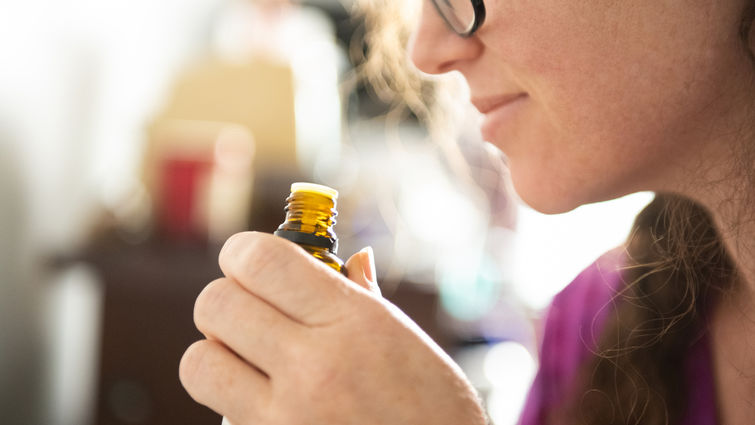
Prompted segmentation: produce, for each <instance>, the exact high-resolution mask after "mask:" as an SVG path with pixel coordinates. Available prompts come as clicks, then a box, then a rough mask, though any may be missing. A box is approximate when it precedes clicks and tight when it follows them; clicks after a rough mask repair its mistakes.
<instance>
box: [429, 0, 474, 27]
mask: <svg viewBox="0 0 755 425" xmlns="http://www.w3.org/2000/svg"><path fill="white" fill-rule="evenodd" d="M434 1H435V4H436V5H437V6H438V11H439V12H440V13H441V14H442V15H443V18H444V19H445V20H446V22H448V24H449V25H450V26H451V28H452V29H453V30H454V31H456V32H457V33H459V34H467V33H469V31H470V30H471V29H472V27H473V26H474V21H475V11H474V6H473V5H472V2H471V1H469V0H434Z"/></svg>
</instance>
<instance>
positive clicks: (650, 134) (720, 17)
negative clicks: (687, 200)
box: [410, 0, 752, 213]
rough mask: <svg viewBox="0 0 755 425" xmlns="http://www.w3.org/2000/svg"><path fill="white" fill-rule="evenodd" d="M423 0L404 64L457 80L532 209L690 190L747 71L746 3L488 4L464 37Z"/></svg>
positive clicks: (611, 0) (574, 0)
mask: <svg viewBox="0 0 755 425" xmlns="http://www.w3.org/2000/svg"><path fill="white" fill-rule="evenodd" d="M422 1H423V2H424V4H423V11H422V15H421V20H420V23H419V26H418V28H417V30H416V32H415V34H414V37H413V39H412V44H411V46H410V48H411V58H412V60H413V62H414V63H415V65H416V66H417V67H418V68H419V69H420V70H422V71H424V72H426V73H430V74H439V73H444V72H448V71H454V70H455V71H459V72H461V73H462V74H463V75H464V77H465V78H466V80H467V82H468V84H469V87H470V92H471V96H472V102H473V103H474V104H475V106H476V107H477V108H478V109H480V111H481V112H483V113H484V114H485V118H484V123H483V127H482V131H483V136H484V137H485V140H487V141H489V142H491V143H493V144H494V145H496V146H498V147H499V148H500V149H501V150H503V152H504V153H505V154H506V155H507V156H508V159H509V165H510V168H511V173H512V179H513V181H514V185H515V187H516V189H517V192H518V193H519V195H520V196H521V197H522V199H523V200H524V201H525V202H527V203H528V204H530V205H531V206H532V207H534V208H536V209H538V210H540V211H543V212H548V213H557V212H564V211H568V210H570V209H572V208H575V207H577V206H579V205H581V204H584V203H589V202H597V201H601V200H606V199H611V198H614V197H617V196H621V195H624V194H627V193H630V192H634V191H638V190H680V188H681V187H683V186H685V185H690V184H692V181H691V180H693V175H694V174H695V172H694V170H695V169H696V167H699V165H700V164H701V163H704V161H705V158H704V156H705V155H714V153H713V151H715V146H714V142H715V140H716V137H715V136H716V135H717V134H718V132H720V131H721V130H723V128H722V127H724V126H725V123H724V121H725V120H724V119H723V117H726V115H727V111H729V110H731V109H732V108H733V107H734V106H733V102H734V99H737V98H738V97H741V91H742V87H743V81H745V79H746V78H748V77H749V78H751V76H752V64H751V63H750V62H749V61H748V58H747V56H746V54H745V50H744V47H743V46H742V42H741V39H740V37H739V34H738V30H739V21H740V19H741V15H742V11H743V9H744V6H745V0H731V1H724V0H721V1H711V0H567V1H564V0H486V1H485V6H486V9H487V18H486V20H485V23H484V24H483V25H482V27H481V28H480V29H479V31H478V32H476V33H475V35H474V36H472V37H470V38H461V37H459V36H457V35H455V34H454V33H453V32H451V31H450V30H449V29H447V28H446V26H445V25H444V22H443V21H442V18H441V17H440V16H439V15H438V13H437V11H436V10H435V8H434V7H433V5H432V4H431V3H430V1H429V0H422ZM749 87H751V86H749ZM512 96H520V97H519V98H518V99H517V100H516V101H513V102H510V103H507V101H508V100H509V99H510V98H511V97H512ZM700 161H703V162H700Z"/></svg>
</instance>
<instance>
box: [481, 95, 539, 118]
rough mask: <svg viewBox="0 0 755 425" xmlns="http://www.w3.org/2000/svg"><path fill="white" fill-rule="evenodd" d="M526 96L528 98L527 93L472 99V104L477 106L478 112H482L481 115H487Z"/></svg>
mask: <svg viewBox="0 0 755 425" xmlns="http://www.w3.org/2000/svg"><path fill="white" fill-rule="evenodd" d="M525 96H527V93H511V94H505V95H501V96H492V97H484V98H475V99H472V104H473V105H474V106H475V108H477V110H478V111H480V113H481V114H487V113H488V112H490V111H492V110H494V109H497V108H499V107H501V106H504V105H507V104H509V103H511V102H513V101H515V100H517V99H519V98H522V97H525Z"/></svg>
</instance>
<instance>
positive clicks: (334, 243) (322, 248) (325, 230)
mask: <svg viewBox="0 0 755 425" xmlns="http://www.w3.org/2000/svg"><path fill="white" fill-rule="evenodd" d="M336 199H338V191H336V190H335V189H332V188H329V187H327V186H322V185H318V184H313V183H294V184H292V185H291V195H289V197H288V198H286V202H287V205H286V221H284V222H283V224H281V225H280V226H279V227H278V230H276V231H275V235H277V236H280V237H282V238H285V239H288V240H290V241H291V242H294V243H296V244H298V245H299V246H301V247H302V248H304V249H305V250H306V251H307V252H309V253H310V254H312V255H313V256H314V257H315V258H317V259H319V260H321V261H322V262H324V263H325V264H327V265H328V266H330V267H332V268H333V269H335V270H337V271H339V272H341V273H343V274H344V275H345V274H346V266H345V265H344V262H343V260H341V259H340V258H338V257H337V256H336V251H337V250H338V237H337V236H336V233H335V232H334V231H333V226H335V224H336V220H335V217H336V215H337V214H338V212H337V211H336Z"/></svg>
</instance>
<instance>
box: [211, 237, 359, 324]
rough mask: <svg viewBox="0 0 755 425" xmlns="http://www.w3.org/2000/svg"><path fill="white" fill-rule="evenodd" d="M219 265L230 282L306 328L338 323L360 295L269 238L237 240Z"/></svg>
mask: <svg viewBox="0 0 755 425" xmlns="http://www.w3.org/2000/svg"><path fill="white" fill-rule="evenodd" d="M218 262H219V264H220V269H221V270H222V271H223V273H224V274H225V275H226V276H227V277H229V278H231V279H234V280H236V281H237V282H238V283H240V284H241V285H242V286H243V287H244V288H245V289H246V290H248V291H249V292H251V293H253V294H255V295H256V296H258V297H260V298H262V299H263V300H265V301H266V302H268V303H269V304H270V305H272V306H273V307H275V308H276V309H278V310H279V311H281V312H282V313H283V314H285V315H287V316H288V317H290V318H292V319H293V320H295V321H297V322H299V323H302V324H304V325H310V326H319V325H326V324H329V323H332V322H334V321H336V320H338V319H339V318H341V317H342V316H343V315H344V314H346V310H347V306H348V305H349V304H350V299H353V298H354V297H355V296H358V293H359V292H360V290H359V289H357V286H356V285H354V284H351V283H349V281H348V280H347V279H346V278H345V277H344V276H342V275H341V274H339V273H337V272H336V271H335V270H333V269H331V268H330V267H328V266H326V265H325V264H322V263H321V262H320V261H319V260H317V259H315V258H314V257H312V256H311V255H309V254H308V253H307V252H306V251H304V250H303V249H302V248H301V247H299V246H297V245H296V244H294V243H292V242H289V241H287V240H285V239H283V238H279V237H277V236H273V235H271V234H267V233H260V232H244V233H237V234H235V235H233V236H231V237H230V238H229V239H228V241H227V242H226V243H225V246H223V249H222V250H221V251H220V256H219V260H218ZM360 289H361V288H360Z"/></svg>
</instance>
